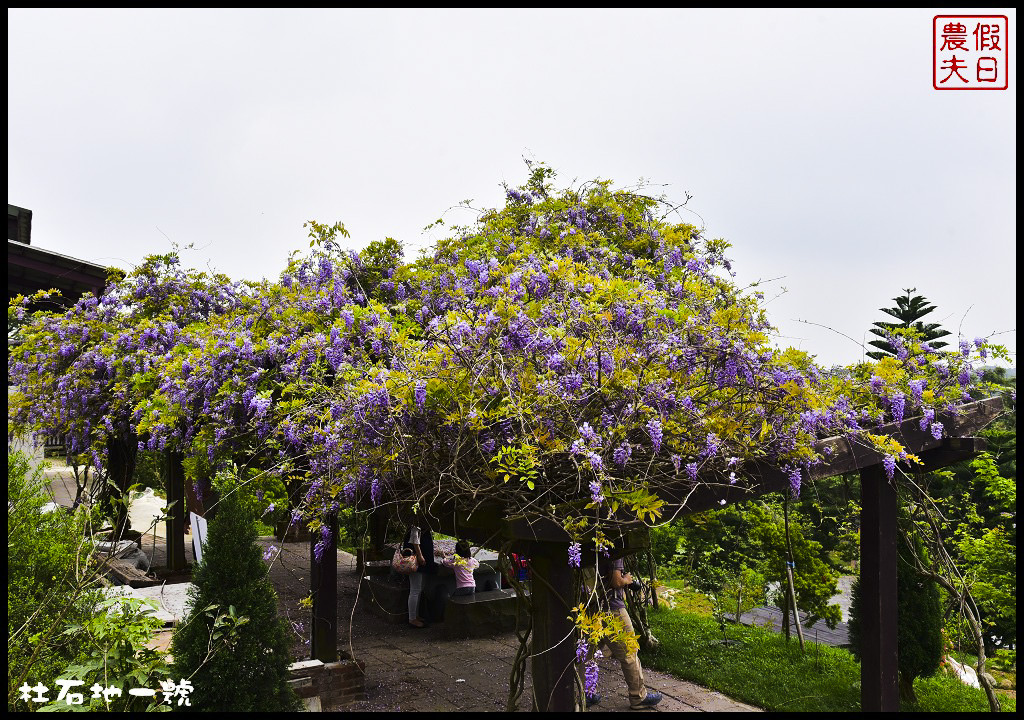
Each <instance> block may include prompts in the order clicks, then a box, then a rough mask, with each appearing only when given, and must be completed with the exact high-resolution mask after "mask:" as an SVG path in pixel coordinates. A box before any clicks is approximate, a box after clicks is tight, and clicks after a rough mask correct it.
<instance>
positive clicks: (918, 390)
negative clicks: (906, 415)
mask: <svg viewBox="0 0 1024 720" xmlns="http://www.w3.org/2000/svg"><path fill="white" fill-rule="evenodd" d="M908 384H909V385H910V391H911V393H912V394H913V395H914V402H916V403H920V402H921V395H922V394H923V393H924V388H925V386H926V385H927V384H928V381H927V380H925V379H924V378H918V379H916V380H911V381H910V382H909V383H908Z"/></svg>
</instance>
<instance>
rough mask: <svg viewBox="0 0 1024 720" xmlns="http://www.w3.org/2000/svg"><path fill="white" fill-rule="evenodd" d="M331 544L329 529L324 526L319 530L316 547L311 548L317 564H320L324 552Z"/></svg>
mask: <svg viewBox="0 0 1024 720" xmlns="http://www.w3.org/2000/svg"><path fill="white" fill-rule="evenodd" d="M330 542H331V528H330V527H328V526H327V525H324V526H323V527H322V528H320V539H319V540H318V541H317V543H316V546H314V547H313V556H314V557H315V558H316V561H317V562H320V561H321V559H322V558H323V556H324V550H326V549H327V546H328V545H329V544H330Z"/></svg>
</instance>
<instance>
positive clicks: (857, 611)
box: [849, 533, 943, 702]
mask: <svg viewBox="0 0 1024 720" xmlns="http://www.w3.org/2000/svg"><path fill="white" fill-rule="evenodd" d="M911 542H912V543H913V544H912V545H911V544H908V542H907V539H906V536H905V535H904V534H903V533H901V534H900V540H899V543H898V553H899V555H898V558H897V562H896V592H897V605H898V610H897V612H898V614H899V620H898V623H899V629H898V635H897V641H896V642H897V652H898V654H899V673H900V696H901V700H903V701H908V702H914V701H915V700H916V698H915V695H914V681H915V680H916V679H917V678H922V677H930V676H932V675H934V674H935V672H936V671H937V670H938V669H939V665H940V663H941V662H942V656H943V647H942V646H943V638H942V606H941V603H940V601H939V588H938V586H937V585H936V583H935V581H934V580H932V579H930V578H926V577H923V576H922V575H920V574H919V573H917V572H916V571H915V569H914V566H913V561H912V557H913V555H912V554H916V555H917V556H918V557H920V558H922V559H923V560H924V562H925V564H926V565H927V563H928V559H927V556H926V552H925V547H924V543H923V542H922V541H921V539H920V538H919V537H918V536H917V535H916V534H915V535H913V536H912V540H911ZM863 602H864V600H863V597H862V593H861V586H860V578H859V577H858V578H857V579H856V580H855V581H854V583H853V589H852V596H851V601H850V622H849V633H850V644H851V647H852V649H853V653H854V655H855V656H856V657H858V658H859V657H860V648H861V642H862V625H863V618H862V605H863Z"/></svg>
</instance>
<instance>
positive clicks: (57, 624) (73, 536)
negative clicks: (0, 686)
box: [7, 453, 89, 709]
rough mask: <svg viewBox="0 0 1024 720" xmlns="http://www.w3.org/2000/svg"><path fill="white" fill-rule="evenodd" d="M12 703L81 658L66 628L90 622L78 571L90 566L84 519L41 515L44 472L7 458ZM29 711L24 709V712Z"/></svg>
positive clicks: (11, 456) (9, 691)
mask: <svg viewBox="0 0 1024 720" xmlns="http://www.w3.org/2000/svg"><path fill="white" fill-rule="evenodd" d="M7 500H8V506H7V508H8V509H7V698H8V708H9V709H10V708H11V707H12V702H13V698H15V697H17V688H18V686H20V685H21V683H22V682H23V681H24V679H25V678H26V677H28V678H31V679H35V680H49V679H50V678H54V677H57V676H58V675H59V674H60V672H61V671H62V670H63V669H64V668H65V667H66V666H67V664H68V663H70V662H71V661H72V660H74V659H75V658H76V657H77V656H78V655H79V653H80V652H81V650H80V648H79V644H78V643H77V642H75V639H74V638H71V637H68V636H66V635H64V634H63V633H62V632H61V631H62V629H63V622H64V620H65V619H67V620H68V621H70V622H82V621H84V620H85V618H86V617H87V616H88V602H87V601H86V600H87V598H86V597H84V595H85V593H86V585H85V583H83V582H82V578H81V577H80V576H79V569H80V568H81V567H82V566H83V565H85V564H87V562H88V556H89V555H88V551H87V546H86V545H85V543H84V541H83V536H84V529H85V514H84V512H78V513H75V514H69V513H66V512H63V511H59V510H58V511H56V512H49V513H46V514H43V513H42V512H41V508H42V506H43V505H44V504H45V503H46V502H47V501H48V498H47V497H46V495H45V493H44V491H43V482H42V474H41V471H40V470H39V469H36V471H35V472H33V471H32V468H31V466H30V465H29V462H28V459H27V458H26V457H25V456H24V455H23V454H22V453H9V454H8V456H7ZM23 707H24V706H22V708H23Z"/></svg>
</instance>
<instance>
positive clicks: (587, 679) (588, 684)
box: [583, 651, 600, 695]
mask: <svg viewBox="0 0 1024 720" xmlns="http://www.w3.org/2000/svg"><path fill="white" fill-rule="evenodd" d="M598 652H600V651H598ZM583 672H584V679H583V689H584V691H585V692H586V693H587V694H588V695H593V694H595V693H596V692H597V677H598V673H599V669H598V667H597V663H596V662H595V661H593V660H591V661H590V662H588V663H587V665H586V668H585V669H584V671H583Z"/></svg>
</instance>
